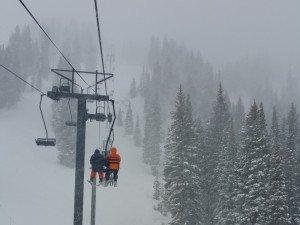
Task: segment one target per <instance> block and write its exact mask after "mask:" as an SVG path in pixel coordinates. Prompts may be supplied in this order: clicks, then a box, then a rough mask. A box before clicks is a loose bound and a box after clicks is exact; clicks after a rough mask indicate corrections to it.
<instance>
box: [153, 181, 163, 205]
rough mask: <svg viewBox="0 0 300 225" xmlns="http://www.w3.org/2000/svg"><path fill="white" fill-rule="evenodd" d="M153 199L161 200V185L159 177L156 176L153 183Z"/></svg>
mask: <svg viewBox="0 0 300 225" xmlns="http://www.w3.org/2000/svg"><path fill="white" fill-rule="evenodd" d="M153 189H154V193H153V199H155V200H160V197H161V183H160V181H159V179H158V176H155V179H154V182H153Z"/></svg>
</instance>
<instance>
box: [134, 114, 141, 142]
mask: <svg viewBox="0 0 300 225" xmlns="http://www.w3.org/2000/svg"><path fill="white" fill-rule="evenodd" d="M133 140H134V144H135V146H137V147H140V146H141V144H142V134H141V129H140V119H139V115H138V114H137V116H136V122H135V128H134V133H133Z"/></svg>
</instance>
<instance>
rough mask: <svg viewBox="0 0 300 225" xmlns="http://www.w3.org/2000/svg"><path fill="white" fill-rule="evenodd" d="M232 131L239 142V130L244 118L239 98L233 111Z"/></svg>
mask: <svg viewBox="0 0 300 225" xmlns="http://www.w3.org/2000/svg"><path fill="white" fill-rule="evenodd" d="M233 116H234V130H235V133H236V136H237V140H238V141H239V140H240V136H241V129H242V126H243V122H244V118H245V109H244V105H243V102H242V99H241V97H239V99H238V102H237V105H236V108H235V111H234V114H233Z"/></svg>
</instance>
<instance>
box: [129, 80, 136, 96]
mask: <svg viewBox="0 0 300 225" xmlns="http://www.w3.org/2000/svg"><path fill="white" fill-rule="evenodd" d="M129 94H130V98H135V97H136V84H135V79H134V78H133V79H132V82H131V85H130V93H129Z"/></svg>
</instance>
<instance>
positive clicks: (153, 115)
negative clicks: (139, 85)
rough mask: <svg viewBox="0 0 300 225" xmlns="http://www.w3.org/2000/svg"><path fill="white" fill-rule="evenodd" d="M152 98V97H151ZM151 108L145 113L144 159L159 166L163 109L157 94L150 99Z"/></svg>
mask: <svg viewBox="0 0 300 225" xmlns="http://www.w3.org/2000/svg"><path fill="white" fill-rule="evenodd" d="M150 99H151V98H150ZM149 101H150V102H149V108H148V111H147V112H146V115H145V120H146V121H145V127H144V138H143V159H144V162H145V163H147V164H149V165H152V166H157V165H159V163H160V160H161V159H160V158H161V148H160V144H161V123H162V120H161V110H160V105H159V103H158V95H157V94H156V95H155V96H154V97H153V98H152V99H151V100H149Z"/></svg>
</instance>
